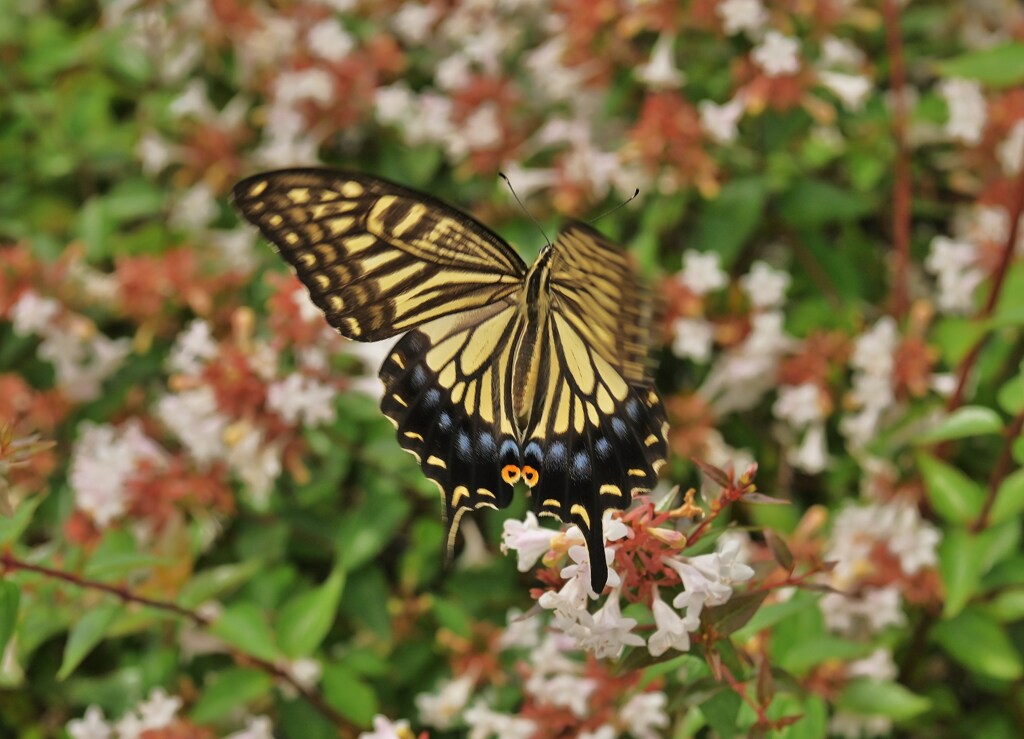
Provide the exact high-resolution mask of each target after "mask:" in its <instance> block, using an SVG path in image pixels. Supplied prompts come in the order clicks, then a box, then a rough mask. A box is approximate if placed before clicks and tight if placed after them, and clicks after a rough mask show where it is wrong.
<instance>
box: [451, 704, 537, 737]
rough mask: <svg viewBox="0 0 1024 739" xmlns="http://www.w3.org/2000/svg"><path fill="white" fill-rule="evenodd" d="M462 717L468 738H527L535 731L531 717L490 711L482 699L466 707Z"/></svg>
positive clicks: (535, 725) (535, 727) (534, 724)
mask: <svg viewBox="0 0 1024 739" xmlns="http://www.w3.org/2000/svg"><path fill="white" fill-rule="evenodd" d="M463 719H464V720H465V722H466V725H467V726H468V727H469V739H487V738H488V737H491V736H496V737H498V739H529V738H530V737H531V736H533V735H534V734H535V733H536V731H537V724H536V723H535V722H534V721H533V720H532V719H528V718H521V717H519V716H510V715H508V714H507V713H498V712H497V711H492V710H491V709H490V708H489V707H488V706H487V704H485V703H484V702H483V701H477V702H475V703H474V704H473V705H472V706H470V707H469V708H467V709H466V713H465V714H464V715H463Z"/></svg>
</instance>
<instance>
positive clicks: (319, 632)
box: [277, 567, 345, 658]
mask: <svg viewBox="0 0 1024 739" xmlns="http://www.w3.org/2000/svg"><path fill="white" fill-rule="evenodd" d="M344 586H345V572H344V570H342V569H341V568H340V567H336V568H335V569H334V571H333V572H332V573H331V575H330V577H328V578H327V582H325V583H324V584H323V585H322V586H320V587H319V588H314V589H312V590H308V591H306V592H304V593H300V594H299V595H297V596H295V597H293V598H292V599H291V600H289V601H288V602H287V603H286V604H285V605H284V607H283V608H282V609H281V613H280V615H279V616H278V619H277V639H278V644H280V646H281V651H283V652H284V653H285V654H286V655H288V656H289V657H292V658H295V657H306V656H308V655H310V654H312V653H313V651H314V650H315V649H316V648H317V647H318V646H320V642H322V641H323V640H324V637H325V636H327V632H328V631H330V630H331V625H332V624H333V623H334V617H335V614H336V613H337V612H338V601H339V600H340V599H341V591H342V589H343V588H344Z"/></svg>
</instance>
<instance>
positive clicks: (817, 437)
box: [786, 422, 829, 475]
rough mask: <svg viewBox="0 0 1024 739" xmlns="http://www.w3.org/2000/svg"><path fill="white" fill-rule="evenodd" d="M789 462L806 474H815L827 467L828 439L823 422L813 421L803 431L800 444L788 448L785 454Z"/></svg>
mask: <svg viewBox="0 0 1024 739" xmlns="http://www.w3.org/2000/svg"><path fill="white" fill-rule="evenodd" d="M786 459H788V460H789V463H790V464H791V465H793V466H794V467H796V468H797V469H798V470H800V471H801V472H805V473H807V474H808V475H817V474H820V473H822V472H824V471H825V468H826V467H828V462H829V455H828V439H827V438H826V437H825V424H824V423H820V422H819V423H815V424H813V425H812V426H811V427H810V428H809V429H807V431H806V432H805V433H804V438H803V440H802V441H801V442H800V445H799V446H797V447H795V448H794V449H790V450H789V452H788V453H787V455H786Z"/></svg>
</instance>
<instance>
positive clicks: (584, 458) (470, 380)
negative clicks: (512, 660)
mask: <svg viewBox="0 0 1024 739" xmlns="http://www.w3.org/2000/svg"><path fill="white" fill-rule="evenodd" d="M234 201H235V205H236V207H238V209H239V210H240V211H241V212H242V214H243V215H244V216H245V217H246V218H248V219H249V220H250V221H252V222H253V223H255V224H256V225H257V226H259V227H260V229H261V230H262V231H263V233H264V235H265V236H266V237H267V238H268V239H269V240H270V241H272V242H273V243H274V244H275V245H276V246H277V248H278V249H279V251H280V252H281V254H282V256H284V258H285V259H286V260H287V261H288V262H289V263H290V264H291V265H292V266H293V267H294V269H295V271H296V274H297V275H298V277H299V279H300V280H301V281H302V282H303V284H304V285H305V286H306V287H307V288H308V289H309V292H310V297H311V298H312V300H313V302H314V303H316V304H317V306H319V307H320V308H321V310H322V311H323V312H324V314H325V317H326V319H327V320H328V322H329V323H330V324H331V325H333V326H334V327H335V328H336V329H338V331H340V332H341V333H342V334H344V335H345V336H347V337H349V338H351V339H355V340H362V341H372V340H377V339H383V338H387V337H390V336H394V335H396V334H399V333H403V332H404V333H405V335H404V336H403V337H402V338H401V339H400V340H399V341H398V343H397V344H396V345H395V347H394V348H393V349H392V351H391V352H390V353H389V354H388V357H387V359H386V360H385V361H384V363H383V365H382V367H381V370H380V378H381V380H382V381H383V383H384V388H385V392H384V395H383V398H382V400H381V410H382V411H383V413H384V415H385V416H387V417H388V418H389V419H390V420H391V421H392V423H393V424H394V425H395V427H396V431H397V435H398V441H399V443H400V444H401V446H402V447H403V448H404V449H405V450H406V451H408V452H410V453H411V454H413V455H414V456H415V457H416V458H417V460H418V461H419V463H420V466H421V468H422V469H423V472H424V474H425V475H426V476H427V477H428V478H430V479H431V480H433V481H434V482H435V483H436V484H437V485H438V488H439V489H440V491H441V495H442V500H443V502H444V506H445V520H446V521H447V524H448V546H449V548H450V547H451V546H452V544H453V542H454V537H455V532H456V530H457V527H458V523H459V519H460V518H461V516H462V514H463V513H465V512H466V511H468V510H474V509H477V508H481V507H493V508H504V507H506V506H507V505H509V503H510V502H511V500H512V491H513V486H514V485H515V484H516V483H518V482H519V481H520V480H522V481H523V482H525V484H526V485H527V486H528V487H529V488H530V489H531V494H532V505H533V508H534V510H535V511H536V512H537V513H538V514H540V515H550V516H555V517H557V518H559V519H560V520H563V521H571V522H573V523H576V524H577V525H578V526H579V527H580V529H581V531H582V532H583V534H584V537H585V540H586V543H587V547H588V549H589V550H590V554H591V556H590V562H591V565H590V566H591V582H592V587H593V588H594V589H595V590H596V591H600V590H601V589H602V588H603V587H604V584H605V581H606V579H607V572H608V571H607V563H606V561H605V557H604V549H603V533H602V522H601V517H602V513H603V512H604V511H605V510H607V509H616V508H617V509H623V508H626V507H628V505H629V503H630V501H631V499H632V496H633V495H635V494H638V493H641V492H646V491H649V490H650V489H651V488H652V487H653V485H654V483H655V481H656V479H657V472H658V469H659V468H660V467H661V466H662V465H663V464H664V461H665V455H666V446H667V445H666V439H665V435H666V432H667V424H666V423H665V414H664V408H663V406H662V403H661V399H660V398H659V397H658V394H657V392H656V391H655V390H654V389H653V385H652V383H651V381H650V379H649V376H648V374H647V345H648V331H649V326H650V321H651V305H650V302H651V301H650V297H649V295H648V293H647V292H646V291H645V290H644V289H643V287H642V286H641V284H640V281H639V278H638V277H637V275H636V270H635V267H634V265H633V263H632V260H631V259H630V257H629V255H628V254H627V253H626V252H624V251H623V250H622V249H620V248H619V247H617V246H615V245H614V244H612V243H611V242H609V241H607V240H606V239H605V238H604V237H603V236H601V235H600V234H598V233H597V232H596V231H594V230H592V229H591V228H589V227H588V226H585V225H582V224H571V225H569V226H568V227H566V228H565V229H564V230H563V231H562V233H561V234H559V237H558V238H557V239H556V240H555V243H554V244H548V245H547V246H545V247H544V248H543V249H542V250H541V252H540V255H539V256H538V258H537V260H536V261H535V262H534V264H533V265H532V266H531V267H529V268H527V267H526V265H525V264H524V263H523V262H522V260H521V259H520V258H519V256H518V255H517V254H516V253H515V251H514V250H513V249H512V248H511V247H510V246H509V245H508V244H507V243H505V242H504V241H503V240H502V239H501V238H500V237H498V236H497V235H495V234H494V233H493V232H491V231H490V230H489V229H487V228H486V227H485V226H483V225H482V224H480V223H477V222H476V221H475V220H473V219H471V218H469V217H468V216H466V215H464V214H462V213H460V212H459V211H457V210H455V209H453V208H450V207H449V206H447V205H445V204H443V203H441V202H439V201H437V200H434V199H433V198H431V197H430V196H428V195H424V194H422V193H416V192H414V191H411V190H407V189H406V188H403V187H401V186H399V185H395V184H393V183H390V182H387V181H385V180H379V179H376V178H372V177H368V176H365V175H360V174H354V173H349V172H341V171H336V170H319V169H295V170H282V171H279V172H270V173H266V174H262V175H256V176H254V177H251V178H249V179H247V180H244V181H242V182H240V183H239V184H238V185H237V186H236V187H235V190H234Z"/></svg>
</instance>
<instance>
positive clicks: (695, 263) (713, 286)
mask: <svg viewBox="0 0 1024 739" xmlns="http://www.w3.org/2000/svg"><path fill="white" fill-rule="evenodd" d="M678 279H679V281H680V282H682V283H683V284H684V285H685V286H686V287H687V288H689V289H690V291H691V292H693V293H695V294H697V295H700V296H703V295H707V294H708V293H710V292H713V291H715V290H720V289H722V288H723V287H725V286H726V285H727V284H728V282H729V278H728V277H727V276H726V274H725V272H723V271H722V268H721V266H720V263H719V256H718V253H717V252H713V251H709V252H704V253H702V252H699V251H696V250H694V249H687V250H686V252H684V253H683V271H682V272H680V273H679V275H678Z"/></svg>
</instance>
